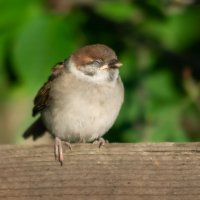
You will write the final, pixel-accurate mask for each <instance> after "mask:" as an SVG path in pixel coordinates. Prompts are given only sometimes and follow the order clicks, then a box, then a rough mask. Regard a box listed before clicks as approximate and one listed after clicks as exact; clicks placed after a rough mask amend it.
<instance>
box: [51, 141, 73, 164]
mask: <svg viewBox="0 0 200 200" xmlns="http://www.w3.org/2000/svg"><path fill="white" fill-rule="evenodd" d="M63 142H64V144H65V145H66V146H67V147H68V148H69V149H70V150H71V149H72V148H71V144H70V143H69V142H66V141H63ZM54 154H55V159H56V160H58V161H59V162H60V165H61V166H62V165H63V160H64V157H63V148H62V140H61V139H60V138H58V137H56V138H55V145H54Z"/></svg>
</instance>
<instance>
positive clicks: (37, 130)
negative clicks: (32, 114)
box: [23, 117, 46, 140]
mask: <svg viewBox="0 0 200 200" xmlns="http://www.w3.org/2000/svg"><path fill="white" fill-rule="evenodd" d="M45 131H46V128H45V126H44V124H43V122H42V119H41V117H39V118H38V119H37V120H36V121H35V122H34V123H33V124H32V125H31V126H30V127H29V128H28V129H27V130H26V131H25V132H24V133H23V138H24V139H27V138H29V137H31V136H32V137H33V140H36V139H37V138H39V137H42V136H43V135H44V133H45Z"/></svg>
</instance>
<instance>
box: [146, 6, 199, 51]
mask: <svg viewBox="0 0 200 200" xmlns="http://www.w3.org/2000/svg"><path fill="white" fill-rule="evenodd" d="M199 21H200V12H199V10H198V9H190V10H188V11H185V12H181V13H175V14H172V15H169V16H167V17H166V20H158V19H157V20H152V19H148V20H146V23H145V24H143V31H145V32H146V33H147V34H148V35H150V36H153V37H154V38H156V39H158V40H159V41H160V42H161V43H162V44H163V45H164V46H165V47H166V48H167V49H172V50H179V51H180V50H182V49H185V48H187V47H188V46H189V45H191V44H192V43H193V42H195V41H196V40H198V39H199V35H200V26H199Z"/></svg>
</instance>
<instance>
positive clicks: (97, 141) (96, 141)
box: [93, 137, 109, 148]
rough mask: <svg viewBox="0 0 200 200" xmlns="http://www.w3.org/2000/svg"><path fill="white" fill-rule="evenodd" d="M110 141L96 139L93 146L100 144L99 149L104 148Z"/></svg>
mask: <svg viewBox="0 0 200 200" xmlns="http://www.w3.org/2000/svg"><path fill="white" fill-rule="evenodd" d="M108 143H109V142H108V140H105V139H103V138H102V137H101V138H98V139H96V140H95V141H94V142H93V144H98V146H99V148H101V147H102V146H104V145H105V144H108Z"/></svg>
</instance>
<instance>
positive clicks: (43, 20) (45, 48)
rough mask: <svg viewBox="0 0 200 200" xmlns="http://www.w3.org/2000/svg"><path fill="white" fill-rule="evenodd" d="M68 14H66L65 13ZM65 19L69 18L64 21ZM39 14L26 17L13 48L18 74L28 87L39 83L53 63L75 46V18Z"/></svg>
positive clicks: (76, 25) (68, 53) (62, 57)
mask: <svg viewBox="0 0 200 200" xmlns="http://www.w3.org/2000/svg"><path fill="white" fill-rule="evenodd" d="M66 18H67V17H66ZM67 20H68V21H67ZM66 21H67V24H65V21H64V19H62V18H58V17H54V16H50V15H41V16H40V15H39V16H37V17H35V18H33V19H32V20H30V21H28V23H27V24H26V25H25V27H24V28H23V30H22V31H21V32H20V34H19V35H18V38H17V40H16V44H15V48H14V52H13V55H14V60H15V63H16V65H15V67H16V71H17V73H18V75H19V76H20V78H21V79H22V81H24V82H25V83H26V84H28V85H29V86H31V87H37V88H38V87H39V86H40V85H41V84H42V83H43V82H44V81H45V80H46V79H47V76H48V75H49V74H50V70H51V68H52V66H53V65H54V64H56V63H57V62H59V61H62V60H63V59H65V58H66V57H68V56H69V55H70V54H71V52H72V51H73V50H74V49H75V48H76V47H77V41H78V40H77V35H76V34H74V33H75V30H76V28H77V27H78V21H77V23H74V22H76V20H75V18H74V19H72V18H70V17H68V18H67V19H66Z"/></svg>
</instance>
